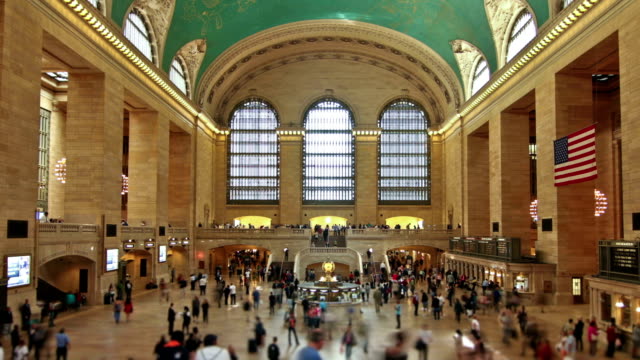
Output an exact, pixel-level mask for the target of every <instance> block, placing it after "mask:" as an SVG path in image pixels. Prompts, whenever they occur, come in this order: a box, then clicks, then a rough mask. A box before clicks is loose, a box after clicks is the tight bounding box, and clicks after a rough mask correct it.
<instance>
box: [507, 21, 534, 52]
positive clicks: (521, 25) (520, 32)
mask: <svg viewBox="0 0 640 360" xmlns="http://www.w3.org/2000/svg"><path fill="white" fill-rule="evenodd" d="M536 32H537V30H536V24H535V23H534V21H533V15H531V13H530V12H529V11H528V10H523V11H522V12H521V13H520V15H518V18H517V19H516V21H515V23H514V25H513V28H512V29H511V35H510V36H509V44H508V45H507V62H509V61H511V59H513V58H514V57H515V56H516V55H517V54H518V53H519V52H520V51H521V50H522V49H524V48H525V47H526V46H527V45H528V44H529V43H530V42H531V40H533V39H534V38H535V37H536Z"/></svg>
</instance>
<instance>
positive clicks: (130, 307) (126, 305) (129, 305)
mask: <svg viewBox="0 0 640 360" xmlns="http://www.w3.org/2000/svg"><path fill="white" fill-rule="evenodd" d="M132 312H133V303H132V302H131V298H127V300H125V301H124V313H125V316H126V318H127V322H129V318H130V317H131V313H132Z"/></svg>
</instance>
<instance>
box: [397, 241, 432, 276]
mask: <svg viewBox="0 0 640 360" xmlns="http://www.w3.org/2000/svg"><path fill="white" fill-rule="evenodd" d="M385 254H386V255H387V258H388V261H389V266H390V267H391V270H392V271H395V270H397V269H398V268H399V267H400V266H402V267H403V268H410V269H412V270H413V271H414V272H415V273H419V272H420V271H421V270H424V271H425V273H428V272H429V270H430V269H433V268H436V267H437V268H441V267H442V262H443V261H444V250H442V249H438V248H435V247H432V246H423V245H408V246H402V247H397V248H391V249H387V251H386V252H385Z"/></svg>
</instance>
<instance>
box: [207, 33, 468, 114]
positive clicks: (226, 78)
mask: <svg viewBox="0 0 640 360" xmlns="http://www.w3.org/2000/svg"><path fill="white" fill-rule="evenodd" d="M337 49H339V50H340V51H339V52H341V53H343V54H345V55H348V54H351V53H352V55H350V56H359V57H360V58H362V59H364V58H366V59H367V61H380V60H386V62H387V63H389V64H390V65H388V66H390V67H391V68H394V69H404V70H405V72H404V73H403V74H402V76H405V77H407V78H408V79H407V80H409V79H411V78H415V79H420V81H422V82H423V83H424V89H425V90H424V91H425V92H426V91H430V92H431V93H430V94H431V95H432V98H433V99H434V101H436V103H437V104H439V106H440V107H441V108H442V113H443V114H444V117H445V118H446V117H447V116H448V115H450V114H453V113H455V110H456V109H457V108H458V107H459V105H460V103H461V101H462V97H463V94H462V88H461V86H460V83H459V81H458V78H457V76H456V73H455V72H454V70H453V69H452V68H451V67H450V66H449V65H448V64H447V63H446V62H445V61H444V60H443V59H442V58H441V57H440V56H439V55H438V54H437V53H436V52H435V51H433V50H432V49H430V48H429V47H428V46H426V45H425V44H423V43H421V42H419V41H417V40H415V39H413V38H411V37H409V36H407V35H405V34H402V33H398V32H396V31H394V30H390V29H387V28H383V27H381V26H377V25H372V24H367V23H360V22H354V21H341V20H313V21H303V22H297V23H292V24H287V25H282V26H278V27H275V28H272V29H269V30H265V31H262V32H260V33H257V34H255V35H252V36H250V37H248V38H246V39H244V40H242V41H240V42H238V43H236V44H235V45H234V46H232V47H231V48H229V49H227V50H226V51H225V52H224V53H222V54H221V55H220V56H219V57H218V58H217V59H216V60H215V61H214V62H213V63H212V64H211V65H209V67H208V68H207V69H206V70H204V74H203V76H202V80H201V81H200V83H199V85H198V90H197V101H198V103H199V104H200V105H201V106H203V107H204V108H206V109H207V110H209V111H210V112H211V114H212V115H214V114H215V113H216V112H217V111H219V109H215V107H216V106H217V105H216V104H220V103H221V102H222V101H223V97H224V94H225V92H226V91H229V90H232V89H233V87H234V86H235V85H237V84H235V82H236V81H237V80H238V79H239V78H241V77H242V76H243V74H246V73H248V72H251V71H252V70H253V69H258V68H261V67H263V66H268V65H267V64H268V63H274V62H277V61H283V60H285V59H286V58H290V57H291V56H292V55H300V54H301V53H307V52H315V53H317V54H321V53H322V52H326V53H327V55H329V54H334V53H335V51H336V50H337ZM334 55H335V54H334ZM397 71H399V70H397Z"/></svg>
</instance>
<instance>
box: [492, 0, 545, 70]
mask: <svg viewBox="0 0 640 360" xmlns="http://www.w3.org/2000/svg"><path fill="white" fill-rule="evenodd" d="M484 8H485V11H486V12H487V20H488V21H489V26H490V27H491V33H492V35H493V42H494V44H495V46H496V55H497V59H498V68H501V67H503V66H504V64H505V62H506V53H505V51H504V49H505V46H506V42H507V40H508V38H509V32H510V30H511V26H512V25H511V24H512V22H513V21H514V20H515V17H516V16H518V14H519V13H520V12H521V11H522V9H526V8H528V6H527V4H526V2H524V1H522V0H511V1H504V0H484ZM529 11H531V9H529ZM531 13H532V14H533V11H531Z"/></svg>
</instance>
